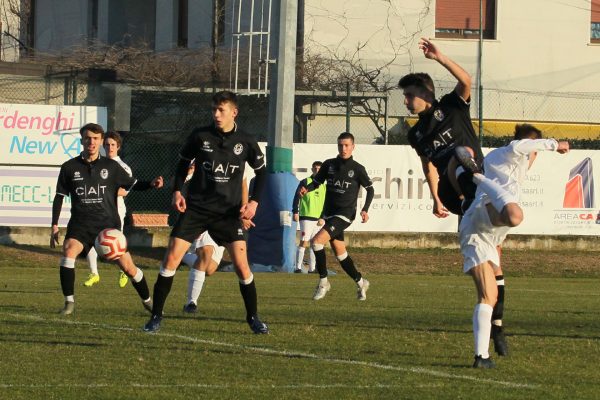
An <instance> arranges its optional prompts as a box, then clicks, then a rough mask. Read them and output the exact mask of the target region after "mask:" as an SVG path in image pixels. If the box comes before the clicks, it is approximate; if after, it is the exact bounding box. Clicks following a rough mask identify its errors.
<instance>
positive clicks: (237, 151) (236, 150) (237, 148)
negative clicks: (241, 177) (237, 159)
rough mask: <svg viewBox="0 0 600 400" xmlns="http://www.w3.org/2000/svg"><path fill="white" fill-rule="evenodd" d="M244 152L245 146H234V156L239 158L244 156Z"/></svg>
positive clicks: (238, 144)
mask: <svg viewBox="0 0 600 400" xmlns="http://www.w3.org/2000/svg"><path fill="white" fill-rule="evenodd" d="M242 151H244V145H243V144H241V143H237V144H236V145H235V146H233V154H235V155H236V156H239V155H240V154H242Z"/></svg>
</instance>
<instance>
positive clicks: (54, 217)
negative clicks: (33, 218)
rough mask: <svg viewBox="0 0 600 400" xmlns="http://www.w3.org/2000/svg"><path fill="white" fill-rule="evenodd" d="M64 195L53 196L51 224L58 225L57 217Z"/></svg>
mask: <svg viewBox="0 0 600 400" xmlns="http://www.w3.org/2000/svg"><path fill="white" fill-rule="evenodd" d="M63 199H64V196H62V195H60V194H58V193H57V194H56V195H55V196H54V201H53V202H52V224H51V225H58V218H59V217H60V210H61V209H62V204H63Z"/></svg>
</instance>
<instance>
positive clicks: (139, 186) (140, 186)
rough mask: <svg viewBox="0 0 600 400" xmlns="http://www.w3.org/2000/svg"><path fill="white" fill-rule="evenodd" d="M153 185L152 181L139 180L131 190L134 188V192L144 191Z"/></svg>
mask: <svg viewBox="0 0 600 400" xmlns="http://www.w3.org/2000/svg"><path fill="white" fill-rule="evenodd" d="M152 187H153V186H152V181H137V182H135V185H133V187H132V188H131V189H129V190H133V191H134V192H143V191H145V190H148V189H152Z"/></svg>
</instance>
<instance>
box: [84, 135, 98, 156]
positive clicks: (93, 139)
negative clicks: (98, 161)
mask: <svg viewBox="0 0 600 400" xmlns="http://www.w3.org/2000/svg"><path fill="white" fill-rule="evenodd" d="M81 144H82V146H83V150H84V152H85V153H86V154H87V155H88V156H91V157H97V156H98V153H100V146H102V134H101V133H94V132H92V131H85V132H83V135H82V136H81Z"/></svg>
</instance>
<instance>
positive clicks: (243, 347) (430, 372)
mask: <svg viewBox="0 0 600 400" xmlns="http://www.w3.org/2000/svg"><path fill="white" fill-rule="evenodd" d="M5 315H8V316H11V317H15V318H25V319H32V320H38V321H44V322H52V323H59V324H65V325H78V326H90V327H93V328H96V329H98V328H101V329H107V330H115V331H127V332H136V331H137V329H133V328H127V327H119V326H113V325H108V324H96V323H93V322H83V321H72V320H68V319H56V318H50V319H46V318H43V317H41V316H36V315H24V314H13V313H7V314H5ZM139 332H140V333H142V331H141V328H140V329H139ZM144 334H146V335H156V336H162V337H171V338H177V339H181V340H185V341H188V342H192V343H201V344H206V345H210V346H216V347H227V348H232V349H238V350H242V351H246V352H254V353H258V354H274V355H279V356H282V357H290V358H307V359H313V360H317V361H321V362H328V363H333V364H344V365H356V366H361V367H368V368H375V369H382V370H387V371H397V372H407V373H414V374H419V375H429V376H434V377H438V378H445V379H460V380H465V381H472V382H477V383H482V384H490V385H497V386H504V387H510V388H520V389H521V388H522V389H537V388H538V387H539V386H538V385H533V384H528V383H518V382H509V381H502V380H495V379H489V378H480V377H477V376H469V375H459V374H450V373H447V372H442V371H436V370H433V369H428V368H423V367H398V366H394V365H386V364H380V363H377V362H370V361H359V360H348V359H341V358H332V357H326V356H319V355H318V354H313V353H305V352H299V351H288V350H274V349H268V348H265V347H256V346H246V345H240V344H235V343H225V342H217V341H214V340H210V339H199V338H196V337H192V336H185V335H179V334H174V333H165V332H157V333H154V334H147V333H144ZM120 385H121V386H122V383H120ZM4 386H6V385H4ZM4 386H3V385H2V384H0V387H4ZM176 386H178V385H173V387H176ZM6 387H10V386H6ZM32 387H33V386H32ZM148 387H154V386H152V385H148ZM161 387H163V386H161ZM269 387H270V386H269ZM277 387H285V386H277ZM300 387H305V386H300ZM306 387H309V386H306ZM315 387H320V386H319V385H315ZM323 387H329V386H328V385H326V386H323ZM332 387H333V386H332ZM342 387H343V386H342ZM357 387H359V386H357ZM372 387H377V386H372ZM382 387H384V386H382Z"/></svg>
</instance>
